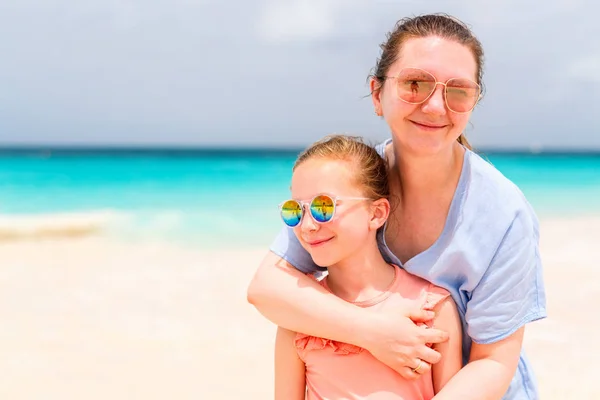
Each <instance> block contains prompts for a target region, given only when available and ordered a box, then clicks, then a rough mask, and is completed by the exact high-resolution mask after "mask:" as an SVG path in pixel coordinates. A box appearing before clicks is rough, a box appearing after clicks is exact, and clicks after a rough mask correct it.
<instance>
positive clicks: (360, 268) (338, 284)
mask: <svg viewBox="0 0 600 400" xmlns="http://www.w3.org/2000/svg"><path fill="white" fill-rule="evenodd" d="M327 270H328V275H327V278H326V279H327V286H328V287H329V289H330V290H331V292H333V294H335V295H336V296H338V297H340V298H342V299H344V300H346V301H350V302H360V301H366V300H370V299H373V298H375V297H377V296H378V295H380V294H382V293H383V292H385V291H386V290H387V289H389V287H390V285H391V284H392V283H393V281H394V276H395V272H394V268H393V267H392V266H391V265H389V264H388V263H387V262H386V261H385V260H384V259H383V257H382V256H381V253H380V252H379V249H378V247H377V244H376V242H375V240H374V241H373V243H369V244H368V245H367V244H365V246H363V250H361V251H358V252H355V253H354V254H353V255H352V256H350V257H348V258H346V259H344V260H342V261H340V262H339V263H336V264H335V265H332V266H329V267H328V268H327Z"/></svg>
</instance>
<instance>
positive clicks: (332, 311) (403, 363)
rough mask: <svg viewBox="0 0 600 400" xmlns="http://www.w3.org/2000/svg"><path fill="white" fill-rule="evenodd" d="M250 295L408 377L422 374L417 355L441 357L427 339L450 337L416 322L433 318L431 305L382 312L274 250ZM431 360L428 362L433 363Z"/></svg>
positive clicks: (302, 327)
mask: <svg viewBox="0 0 600 400" xmlns="http://www.w3.org/2000/svg"><path fill="white" fill-rule="evenodd" d="M248 301H249V302H250V303H252V304H253V305H254V306H255V307H256V308H257V309H258V311H259V312H260V313H261V314H263V315H264V316H265V317H266V318H267V319H269V320H270V321H272V322H273V323H275V324H277V325H279V326H282V327H284V328H286V329H289V330H292V331H296V332H302V333H305V334H308V335H312V336H317V337H323V338H327V339H332V340H337V341H340V342H345V343H351V344H354V345H356V346H360V347H362V348H365V349H367V350H368V351H369V352H371V353H372V354H373V355H374V356H375V357H376V358H378V359H379V360H380V361H382V362H383V363H385V364H386V365H389V366H390V367H391V368H393V369H395V370H396V371H398V372H399V373H400V374H401V375H402V376H404V377H405V378H407V379H415V378H417V377H418V376H419V375H418V374H417V373H415V372H413V371H412V370H411V368H410V366H411V365H412V364H414V360H415V359H416V358H419V359H422V360H423V361H426V362H427V363H429V364H433V363H436V362H437V361H439V359H440V355H439V353H438V352H436V351H435V350H433V349H431V348H429V347H427V345H426V343H440V342H443V341H445V340H446V339H447V334H446V333H445V332H444V331H441V330H438V329H425V328H422V327H418V326H416V325H415V324H414V323H413V322H412V321H428V320H431V315H430V314H429V313H427V312H425V311H422V310H420V309H412V310H399V311H396V312H395V313H391V312H389V311H388V312H387V313H377V312H373V311H369V310H368V309H365V308H360V307H357V306H355V305H352V304H350V303H348V302H345V301H343V300H341V299H340V298H338V297H336V296H334V295H333V294H331V293H329V292H327V291H326V290H325V289H324V288H323V287H321V285H319V283H318V282H316V281H315V280H313V279H311V278H309V277H308V276H306V275H304V274H303V273H302V272H300V271H298V270H296V269H295V268H294V267H293V266H292V265H290V264H289V263H288V262H286V261H285V260H283V259H282V258H281V257H279V256H277V255H275V254H273V253H269V254H268V255H267V256H266V257H265V259H264V260H263V262H262V264H261V265H260V267H259V269H258V271H257V272H256V274H255V276H254V278H253V279H252V282H251V283H250V286H249V288H248ZM411 319H412V321H411ZM424 364H425V363H424ZM429 364H427V365H424V366H423V368H425V369H427V368H430V366H429Z"/></svg>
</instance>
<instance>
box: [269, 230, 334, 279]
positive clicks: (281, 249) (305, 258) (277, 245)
mask: <svg viewBox="0 0 600 400" xmlns="http://www.w3.org/2000/svg"><path fill="white" fill-rule="evenodd" d="M270 250H271V251H272V252H273V253H275V254H277V255H278V256H279V257H281V258H283V259H284V260H285V261H287V262H289V263H290V264H292V265H293V266H294V268H296V269H297V270H299V271H301V272H304V273H306V274H308V273H314V272H317V271H323V270H325V268H321V267H319V266H317V265H316V264H315V263H314V262H313V260H312V258H311V257H310V254H309V253H308V251H306V250H305V249H304V247H302V245H301V244H300V242H299V241H298V238H297V237H296V235H294V231H293V229H291V228H288V227H285V226H284V227H282V228H281V230H280V231H279V234H278V235H277V237H276V238H275V240H274V241H273V243H271V247H270Z"/></svg>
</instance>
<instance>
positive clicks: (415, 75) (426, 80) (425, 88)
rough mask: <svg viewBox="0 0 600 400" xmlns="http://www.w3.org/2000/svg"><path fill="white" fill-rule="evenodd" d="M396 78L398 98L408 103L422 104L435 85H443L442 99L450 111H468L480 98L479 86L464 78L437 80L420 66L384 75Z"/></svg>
mask: <svg viewBox="0 0 600 400" xmlns="http://www.w3.org/2000/svg"><path fill="white" fill-rule="evenodd" d="M383 78H386V79H395V80H396V93H397V95H398V98H399V99H400V100H402V101H404V102H405V103H409V104H422V103H424V102H425V101H427V99H429V98H430V97H431V95H432V94H433V93H434V92H435V88H436V87H437V85H443V86H444V101H445V102H446V106H447V107H448V109H449V110H450V111H452V112H455V113H457V114H464V113H468V112H470V111H472V110H473V108H475V105H476V104H477V102H478V101H479V99H480V98H481V86H479V84H478V83H477V82H474V81H472V80H470V79H466V78H450V79H448V80H447V81H446V82H439V81H438V80H437V79H436V78H435V76H433V75H432V74H431V73H429V72H427V71H425V70H423V69H420V68H412V67H410V68H403V69H402V70H401V71H400V72H399V73H398V75H396V76H385V77H383Z"/></svg>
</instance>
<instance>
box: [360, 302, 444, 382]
mask: <svg viewBox="0 0 600 400" xmlns="http://www.w3.org/2000/svg"><path fill="white" fill-rule="evenodd" d="M374 317H375V318H376V321H375V322H374V323H373V321H371V325H370V327H369V333H368V335H367V336H366V338H365V342H366V343H365V345H363V347H364V348H366V349H367V350H368V351H369V352H370V353H371V354H373V356H374V357H375V358H377V359H378V360H379V361H381V362H382V363H384V364H386V365H387V366H389V367H390V368H392V369H394V370H396V371H397V372H398V373H399V374H400V375H402V376H403V377H404V378H406V379H417V378H418V377H419V376H420V375H421V374H425V373H427V372H429V371H430V370H431V365H432V364H435V363H437V362H438V361H440V359H441V355H440V353H439V352H437V351H435V350H434V349H432V348H431V345H432V344H435V343H442V342H445V341H446V340H448V334H447V333H446V332H444V331H442V330H439V329H435V328H427V327H426V326H418V325H417V323H423V322H427V321H430V320H431V319H433V317H434V314H433V312H431V311H425V310H420V309H419V310H412V311H407V312H405V313H404V315H398V313H397V311H396V313H395V314H392V313H390V312H389V311H386V312H381V313H377V315H376V316H374Z"/></svg>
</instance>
